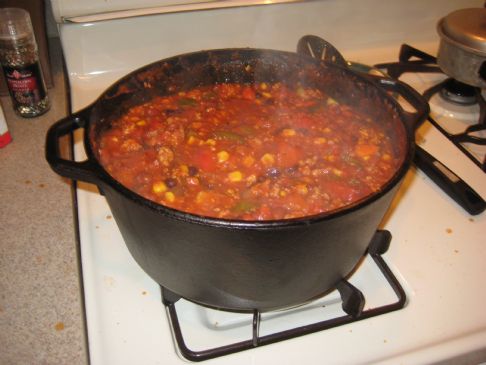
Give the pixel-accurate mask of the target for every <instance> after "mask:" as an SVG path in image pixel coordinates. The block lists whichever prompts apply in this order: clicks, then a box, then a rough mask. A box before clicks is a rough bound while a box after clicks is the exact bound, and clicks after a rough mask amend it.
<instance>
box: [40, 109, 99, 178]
mask: <svg viewBox="0 0 486 365" xmlns="http://www.w3.org/2000/svg"><path fill="white" fill-rule="evenodd" d="M84 126H85V119H84V118H83V113H82V112H80V113H77V114H72V115H69V116H67V117H66V118H64V119H61V120H60V121H58V122H56V123H55V124H54V125H52V126H51V128H49V130H48V132H47V136H46V160H47V162H48V163H49V165H50V166H51V168H52V169H53V170H54V171H55V172H56V173H58V174H59V175H61V176H64V177H68V178H70V179H74V180H80V181H86V182H89V183H93V184H97V183H98V182H99V178H98V177H97V175H98V174H97V172H96V168H95V165H94V163H93V162H92V161H90V160H89V159H88V160H85V161H79V162H78V161H72V160H66V159H64V158H62V157H61V153H60V148H59V141H60V138H61V137H62V136H65V135H66V134H68V133H71V132H73V131H75V130H76V129H79V128H84Z"/></svg>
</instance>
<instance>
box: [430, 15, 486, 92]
mask: <svg viewBox="0 0 486 365" xmlns="http://www.w3.org/2000/svg"><path fill="white" fill-rule="evenodd" d="M437 31H438V33H439V35H440V38H441V41H440V45H439V52H438V55H437V63H438V64H439V67H440V68H441V69H442V71H444V73H446V74H447V75H449V76H450V77H452V78H454V79H456V80H459V81H461V82H463V83H465V84H468V85H471V86H477V87H480V88H483V89H484V88H486V62H485V61H486V9H485V8H470V9H461V10H456V11H454V12H452V13H450V14H448V15H447V16H445V17H444V18H442V19H441V20H440V21H439V23H438V25H437Z"/></svg>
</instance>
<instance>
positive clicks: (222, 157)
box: [216, 151, 229, 162]
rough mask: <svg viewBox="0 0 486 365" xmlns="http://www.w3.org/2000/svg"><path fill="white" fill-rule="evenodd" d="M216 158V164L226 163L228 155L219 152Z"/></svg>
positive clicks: (224, 152)
mask: <svg viewBox="0 0 486 365" xmlns="http://www.w3.org/2000/svg"><path fill="white" fill-rule="evenodd" d="M216 156H217V157H218V162H225V161H228V158H229V153H228V152H226V151H219V152H218V153H217V154H216Z"/></svg>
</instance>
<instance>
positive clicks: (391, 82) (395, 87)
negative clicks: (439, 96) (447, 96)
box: [365, 75, 430, 133]
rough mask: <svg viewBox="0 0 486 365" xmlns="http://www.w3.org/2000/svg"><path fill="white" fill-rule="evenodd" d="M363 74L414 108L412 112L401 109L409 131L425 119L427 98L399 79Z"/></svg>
mask: <svg viewBox="0 0 486 365" xmlns="http://www.w3.org/2000/svg"><path fill="white" fill-rule="evenodd" d="M365 76H366V77H367V78H369V79H370V80H374V81H375V82H376V83H378V84H379V85H380V86H381V87H382V88H383V89H385V90H388V91H392V92H395V93H397V94H398V95H399V96H401V97H402V98H403V99H405V100H406V101H407V102H408V103H409V104H410V105H411V106H412V107H413V108H414V109H415V111H414V112H408V111H405V110H403V117H404V119H405V122H406V123H407V124H406V125H407V126H408V127H409V128H410V132H411V133H415V130H416V129H417V128H418V127H419V126H420V125H421V124H422V123H423V122H424V120H425V119H427V116H428V115H429V113H430V106H429V103H428V102H427V100H425V98H424V97H423V96H422V95H420V94H419V93H418V92H417V91H416V90H415V89H413V88H412V87H411V86H410V85H408V84H406V83H404V82H402V81H400V80H395V79H391V78H389V77H383V76H375V75H365ZM402 109H403V108H402Z"/></svg>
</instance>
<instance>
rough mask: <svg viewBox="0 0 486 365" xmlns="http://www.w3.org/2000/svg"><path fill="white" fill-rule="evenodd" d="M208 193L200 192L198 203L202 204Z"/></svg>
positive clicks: (197, 198)
mask: <svg viewBox="0 0 486 365" xmlns="http://www.w3.org/2000/svg"><path fill="white" fill-rule="evenodd" d="M206 196H207V193H206V192H205V191H200V192H199V193H197V195H196V203H198V204H201V203H203V202H204V200H205V199H206Z"/></svg>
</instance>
